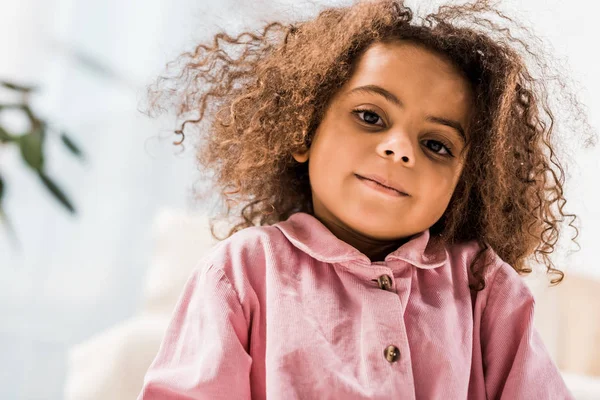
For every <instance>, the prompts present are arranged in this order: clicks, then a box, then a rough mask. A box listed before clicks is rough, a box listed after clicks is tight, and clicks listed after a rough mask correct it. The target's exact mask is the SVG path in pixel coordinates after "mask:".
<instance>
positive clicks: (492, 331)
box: [481, 264, 574, 400]
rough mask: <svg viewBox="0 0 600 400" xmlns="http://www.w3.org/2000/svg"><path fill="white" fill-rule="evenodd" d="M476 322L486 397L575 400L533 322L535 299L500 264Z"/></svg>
mask: <svg viewBox="0 0 600 400" xmlns="http://www.w3.org/2000/svg"><path fill="white" fill-rule="evenodd" d="M489 284H490V285H491V286H490V294H489V298H488V301H487V305H486V306H485V310H484V312H483V316H482V322H481V340H482V352H483V364H484V365H483V370H484V374H485V389H486V394H487V398H488V399H506V400H508V399H510V400H513V399H574V397H573V395H572V394H571V393H570V392H569V390H568V389H567V387H566V385H565V383H564V380H563V379H562V376H561V374H560V371H559V370H558V368H557V366H556V365H555V364H554V362H553V360H552V359H551V357H550V354H549V353H548V350H547V349H546V347H545V345H544V343H543V342H542V338H541V336H540V335H539V333H538V331H537V330H536V329H535V327H534V325H533V317H534V309H535V299H534V297H533V294H532V293H531V291H530V289H529V288H528V287H527V285H526V284H525V282H524V281H523V280H522V278H521V277H520V276H519V275H518V273H517V272H516V271H515V270H514V269H513V268H512V267H510V265H508V264H504V265H501V266H500V267H499V268H498V270H497V271H496V273H495V274H494V278H493V279H492V280H491V282H490V283H489Z"/></svg>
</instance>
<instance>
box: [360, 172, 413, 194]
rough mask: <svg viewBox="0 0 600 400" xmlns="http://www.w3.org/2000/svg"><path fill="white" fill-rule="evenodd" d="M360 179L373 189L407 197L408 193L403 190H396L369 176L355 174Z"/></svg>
mask: <svg viewBox="0 0 600 400" xmlns="http://www.w3.org/2000/svg"><path fill="white" fill-rule="evenodd" d="M354 175H355V176H356V177H357V178H358V179H359V180H360V181H362V182H364V183H365V184H366V185H367V186H369V187H371V188H372V189H375V190H377V191H379V192H381V193H385V194H388V195H391V196H394V197H407V196H408V194H406V193H404V192H401V191H399V190H396V189H394V188H392V187H389V186H386V185H383V184H381V183H379V182H377V181H375V180H372V179H369V178H365V177H364V176H360V175H357V174H354Z"/></svg>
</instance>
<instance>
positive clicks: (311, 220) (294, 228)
mask: <svg viewBox="0 0 600 400" xmlns="http://www.w3.org/2000/svg"><path fill="white" fill-rule="evenodd" d="M274 226H275V227H277V228H279V230H281V232H282V233H283V234H284V235H285V236H286V237H287V238H288V240H289V241H290V242H291V243H292V244H293V245H294V246H296V247H297V248H298V249H299V250H302V251H303V252H305V253H307V254H308V255H310V256H311V257H313V258H315V259H317V260H319V261H323V262H327V263H346V262H358V263H360V264H369V265H370V264H372V263H371V261H370V260H369V258H368V257H367V256H366V255H365V254H363V253H361V252H360V251H359V250H357V249H356V248H354V247H353V246H351V245H349V244H348V243H346V242H344V241H343V240H341V239H338V238H337V237H336V236H335V235H334V234H333V233H332V232H331V231H330V230H329V229H328V228H327V227H326V226H325V225H323V223H321V221H319V220H318V219H317V218H315V217H314V216H312V215H310V214H307V213H304V212H298V213H295V214H292V215H291V216H290V217H289V218H288V219H287V220H286V221H282V222H278V223H277V224H275V225H274ZM447 258H448V253H447V251H446V247H445V246H444V244H443V242H442V240H441V238H440V237H439V236H433V237H432V236H430V232H429V229H426V230H424V231H422V232H420V233H418V234H417V235H415V236H413V237H412V238H411V239H410V240H409V241H408V242H406V243H404V244H403V245H402V246H400V247H399V248H398V249H396V250H394V251H393V252H391V253H390V254H388V255H387V256H386V258H385V262H386V263H387V262H390V261H392V260H402V261H406V262H408V263H410V264H412V265H414V266H416V267H418V268H423V269H431V268H437V267H439V266H442V265H444V264H445V262H446V260H447Z"/></svg>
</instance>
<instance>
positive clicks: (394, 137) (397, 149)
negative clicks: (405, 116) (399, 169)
mask: <svg viewBox="0 0 600 400" xmlns="http://www.w3.org/2000/svg"><path fill="white" fill-rule="evenodd" d="M377 154H379V156H380V157H383V158H386V159H390V158H391V159H392V160H393V161H394V162H395V163H400V164H402V165H404V166H407V167H412V166H414V164H415V151H414V146H413V144H412V143H411V140H410V137H409V135H408V134H406V133H400V134H399V133H392V132H390V134H389V135H385V136H382V141H381V142H380V143H379V144H378V145H377Z"/></svg>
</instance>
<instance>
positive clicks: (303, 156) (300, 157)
mask: <svg viewBox="0 0 600 400" xmlns="http://www.w3.org/2000/svg"><path fill="white" fill-rule="evenodd" d="M309 155H310V149H308V150H306V151H304V152H302V153H292V157H294V160H296V161H298V162H299V163H305V162H306V161H308V157H309Z"/></svg>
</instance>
